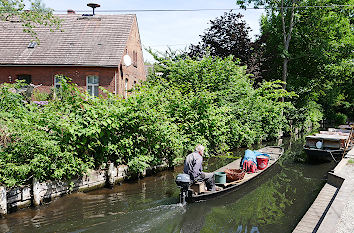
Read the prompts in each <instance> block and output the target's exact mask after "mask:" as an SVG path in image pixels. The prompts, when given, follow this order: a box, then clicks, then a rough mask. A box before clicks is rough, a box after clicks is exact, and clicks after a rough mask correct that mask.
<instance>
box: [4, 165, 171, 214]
mask: <svg viewBox="0 0 354 233" xmlns="http://www.w3.org/2000/svg"><path fill="white" fill-rule="evenodd" d="M167 168H168V166H167V164H163V165H159V166H155V167H151V168H148V169H147V170H145V171H144V172H143V173H142V174H141V176H146V175H151V174H153V173H155V172H158V171H162V170H165V169H167ZM128 175H129V174H128V166H126V165H119V166H114V164H113V163H109V164H108V165H107V168H106V169H100V170H91V171H89V172H88V173H87V174H86V175H84V176H83V177H80V178H78V179H74V180H70V181H46V182H39V181H37V180H35V179H34V180H33V183H32V185H28V186H22V187H14V188H11V189H6V188H5V187H4V186H0V216H1V215H5V214H7V213H9V212H11V211H15V210H17V209H21V208H25V207H29V206H32V205H33V206H38V205H41V204H42V203H44V202H48V201H50V200H52V199H54V198H57V197H61V196H63V195H66V194H69V193H73V192H86V191H90V190H94V189H98V188H102V187H105V186H113V185H115V184H117V183H119V182H122V181H124V180H125V179H126V178H128Z"/></svg>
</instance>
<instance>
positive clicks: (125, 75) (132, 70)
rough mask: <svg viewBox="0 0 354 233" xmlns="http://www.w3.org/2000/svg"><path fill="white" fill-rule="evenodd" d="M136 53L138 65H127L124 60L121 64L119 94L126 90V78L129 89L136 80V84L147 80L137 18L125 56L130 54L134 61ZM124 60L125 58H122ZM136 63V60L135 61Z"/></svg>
mask: <svg viewBox="0 0 354 233" xmlns="http://www.w3.org/2000/svg"><path fill="white" fill-rule="evenodd" d="M134 53H136V55H135V56H136V58H137V59H136V60H137V62H136V65H134V64H132V65H131V66H129V67H127V66H125V65H124V63H123V62H122V63H121V65H120V66H119V73H118V77H119V78H118V92H119V94H123V93H124V91H125V80H126V79H128V89H131V88H132V87H133V86H134V82H135V83H136V84H139V83H141V81H145V80H146V73H145V68H144V57H143V50H142V47H141V41H140V34H139V28H138V24H137V20H136V18H135V20H134V22H133V24H132V27H131V31H130V35H129V38H128V41H127V43H126V48H125V51H124V53H123V56H124V55H126V54H128V55H129V56H130V57H131V59H132V62H133V61H134ZM122 60H123V58H122ZM133 63H134V62H133Z"/></svg>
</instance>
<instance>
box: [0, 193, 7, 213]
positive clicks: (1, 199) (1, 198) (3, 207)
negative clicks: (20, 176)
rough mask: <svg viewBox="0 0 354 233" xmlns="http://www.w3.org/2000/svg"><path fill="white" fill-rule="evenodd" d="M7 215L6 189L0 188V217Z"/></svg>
mask: <svg viewBox="0 0 354 233" xmlns="http://www.w3.org/2000/svg"><path fill="white" fill-rule="evenodd" d="M6 214H7V197H6V188H5V187H4V186H0V216H2V215H6Z"/></svg>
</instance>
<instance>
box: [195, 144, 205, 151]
mask: <svg viewBox="0 0 354 233" xmlns="http://www.w3.org/2000/svg"><path fill="white" fill-rule="evenodd" d="M204 150H205V147H204V146H203V145H200V144H199V145H197V146H196V147H195V151H197V152H204Z"/></svg>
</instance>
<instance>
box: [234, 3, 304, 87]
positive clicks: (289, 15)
mask: <svg viewBox="0 0 354 233" xmlns="http://www.w3.org/2000/svg"><path fill="white" fill-rule="evenodd" d="M236 3H237V4H239V5H240V6H241V7H243V8H246V5H249V4H251V3H253V4H254V6H255V8H257V7H259V6H265V7H266V10H267V14H268V15H270V16H272V17H278V18H279V19H280V20H281V24H280V25H281V36H282V40H281V46H280V48H279V49H280V50H281V57H282V63H283V64H282V76H281V77H282V79H281V80H282V81H283V88H284V89H286V83H287V75H288V63H289V46H290V41H291V36H292V31H293V29H294V25H295V14H296V11H297V7H298V6H299V4H300V0H280V1H279V0H265V1H264V0H237V1H236Z"/></svg>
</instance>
